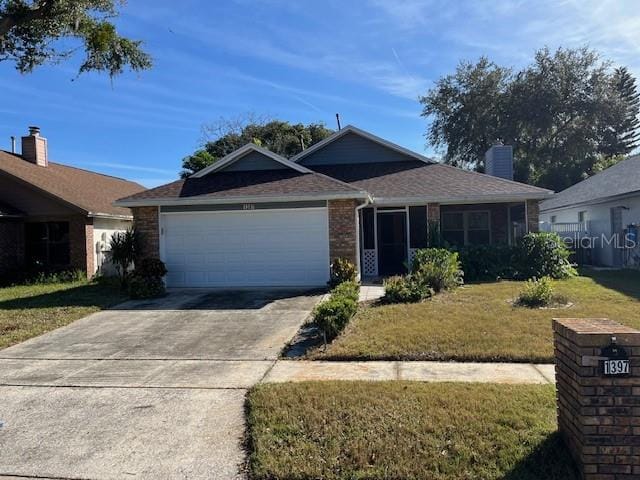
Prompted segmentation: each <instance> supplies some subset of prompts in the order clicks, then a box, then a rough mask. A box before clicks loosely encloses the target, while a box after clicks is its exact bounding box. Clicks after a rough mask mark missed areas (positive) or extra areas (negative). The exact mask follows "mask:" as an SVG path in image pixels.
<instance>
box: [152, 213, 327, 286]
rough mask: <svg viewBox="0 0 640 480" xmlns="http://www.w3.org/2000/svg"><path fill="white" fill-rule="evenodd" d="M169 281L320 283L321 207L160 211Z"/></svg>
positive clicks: (323, 262) (323, 250) (323, 272)
mask: <svg viewBox="0 0 640 480" xmlns="http://www.w3.org/2000/svg"><path fill="white" fill-rule="evenodd" d="M163 228H164V235H163V239H162V240H163V251H164V257H165V263H166V264H167V269H168V270H169V274H168V275H167V283H168V285H169V286H176V287H178V286H180V287H190V286H193V287H223V286H269V285H272V286H279V285H282V286H295V285H323V284H324V283H325V282H326V281H327V280H328V274H329V248H328V226H327V210H326V208H317V209H305V210H269V211H266V210H263V211H251V212H217V213H199V214H170V215H163Z"/></svg>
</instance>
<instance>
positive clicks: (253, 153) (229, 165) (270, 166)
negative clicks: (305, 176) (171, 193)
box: [191, 143, 310, 178]
mask: <svg viewBox="0 0 640 480" xmlns="http://www.w3.org/2000/svg"><path fill="white" fill-rule="evenodd" d="M287 168H288V169H292V170H295V171H297V172H300V173H309V172H310V170H309V169H307V168H305V167H303V166H302V165H297V164H296V163H294V162H291V161H290V160H287V159H286V158H284V157H282V156H280V155H278V154H276V153H273V152H271V151H269V150H267V149H266V148H262V147H259V146H258V145H255V144H253V143H248V144H247V145H245V146H244V147H241V148H239V149H237V150H235V151H233V152H231V153H230V154H229V155H227V156H225V157H223V158H221V159H220V160H218V161H217V162H215V163H213V164H211V165H209V166H208V167H206V168H203V169H202V170H200V171H199V172H196V173H194V174H193V175H191V177H193V178H202V177H204V176H205V175H209V174H210V173H214V172H222V171H232V172H238V171H255V170H281V169H287Z"/></svg>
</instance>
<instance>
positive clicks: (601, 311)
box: [310, 271, 640, 363]
mask: <svg viewBox="0 0 640 480" xmlns="http://www.w3.org/2000/svg"><path fill="white" fill-rule="evenodd" d="M588 275H589V276H581V277H576V278H571V279H568V280H561V281H557V282H555V284H554V285H555V291H556V293H557V294H558V295H560V296H563V297H565V298H566V299H567V300H568V301H569V302H572V303H573V305H572V306H571V307H570V308H561V309H557V310H554V309H529V308H522V307H517V306H514V305H513V303H512V301H513V299H515V298H516V297H517V296H518V293H519V292H520V290H521V289H522V286H523V282H512V281H504V282H493V283H484V284H474V285H468V286H465V287H463V288H460V289H458V290H455V291H453V292H451V293H445V294H442V295H437V296H435V297H434V298H433V299H432V300H430V301H427V302H424V303H420V304H402V305H384V306H374V307H371V308H365V309H362V310H361V311H360V312H358V314H357V315H356V317H355V318H354V319H353V320H352V321H351V323H350V324H349V326H348V327H347V328H346V329H345V331H344V332H343V333H342V335H341V336H339V337H338V338H337V339H336V340H335V341H334V342H333V343H332V344H331V345H329V348H328V350H327V351H326V352H320V351H317V352H315V353H312V354H311V355H310V356H311V357H312V358H318V359H334V360H339V359H370V360H373V359H376V360H379V359H405V360H464V361H486V362H489V361H513V362H543V363H552V362H553V338H552V331H551V319H552V318H553V317H608V318H611V319H613V320H616V321H618V322H621V323H624V324H627V325H630V326H633V327H636V328H640V308H639V307H640V300H639V299H640V272H637V271H623V272H614V271H607V272H589V273H588Z"/></svg>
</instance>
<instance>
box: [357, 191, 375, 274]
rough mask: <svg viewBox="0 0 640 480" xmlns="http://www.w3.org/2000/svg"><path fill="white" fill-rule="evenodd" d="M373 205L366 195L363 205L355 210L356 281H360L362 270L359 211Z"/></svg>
mask: <svg viewBox="0 0 640 480" xmlns="http://www.w3.org/2000/svg"><path fill="white" fill-rule="evenodd" d="M372 203H373V199H372V198H371V196H370V195H367V198H366V199H365V201H364V203H363V204H362V205H358V206H357V207H356V210H355V212H356V213H355V216H356V218H355V220H356V268H357V270H358V280H362V270H361V269H360V267H361V265H360V210H362V209H363V208H365V207H367V206H369V205H371V204H372Z"/></svg>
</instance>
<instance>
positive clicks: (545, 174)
mask: <svg viewBox="0 0 640 480" xmlns="http://www.w3.org/2000/svg"><path fill="white" fill-rule="evenodd" d="M621 83H623V84H624V88H622V87H620V86H619V85H620V84H621ZM623 91H624V92H626V93H625V94H623V93H622V92H623ZM634 95H635V79H634V78H633V77H631V76H630V75H628V76H626V77H625V80H624V82H621V81H620V80H618V81H616V74H615V72H613V71H612V70H611V67H610V64H609V63H608V62H604V61H601V59H600V57H599V56H598V54H597V53H596V52H594V51H592V50H589V49H587V48H580V49H575V50H572V49H562V48H560V49H558V50H557V51H555V52H553V53H552V52H550V51H549V50H548V49H546V48H545V49H542V50H539V51H538V52H536V54H535V58H534V61H533V62H532V63H531V64H530V65H528V66H526V67H525V68H523V69H521V70H519V71H517V72H514V71H513V70H511V69H508V68H504V67H500V66H498V65H496V64H494V63H492V62H490V61H489V60H488V59H486V58H481V59H480V60H479V61H478V62H477V63H475V64H470V63H461V64H460V65H459V66H458V68H457V69H456V72H455V73H454V74H452V75H447V76H445V77H443V78H441V79H440V80H439V81H438V82H437V83H436V85H435V87H434V88H432V89H431V90H430V91H429V92H428V93H427V94H426V95H425V96H424V97H422V98H421V99H420V101H421V103H422V104H423V113H422V115H423V116H425V117H428V118H430V119H431V124H430V126H429V128H428V131H427V140H428V141H429V143H430V144H431V145H433V146H435V147H436V148H438V149H440V150H443V151H444V159H445V161H446V162H447V163H450V164H455V165H460V166H464V167H468V168H473V169H476V170H478V171H483V169H484V153H485V151H486V150H487V149H488V148H489V147H490V146H491V144H492V143H493V142H494V141H495V140H497V139H499V140H502V141H503V142H504V143H507V144H511V145H513V146H514V156H515V165H514V167H515V179H516V180H519V181H523V182H527V183H531V184H533V185H538V186H542V187H546V188H551V189H554V190H562V189H564V188H566V187H568V186H570V185H572V184H574V183H576V182H578V181H580V180H583V179H584V178H586V177H587V176H589V175H591V174H592V173H593V169H594V165H595V164H596V163H597V162H599V163H600V164H602V157H605V158H608V157H611V156H615V155H619V154H624V153H627V152H628V151H629V150H628V149H629V148H632V147H634V143H633V141H629V140H630V139H637V132H638V128H637V127H638V126H637V124H635V123H633V122H631V117H632V116H633V115H634V113H633V112H635V110H633V105H634V103H633V102H634V101H637V97H634ZM635 105H636V108H637V103H636V104H635Z"/></svg>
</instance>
